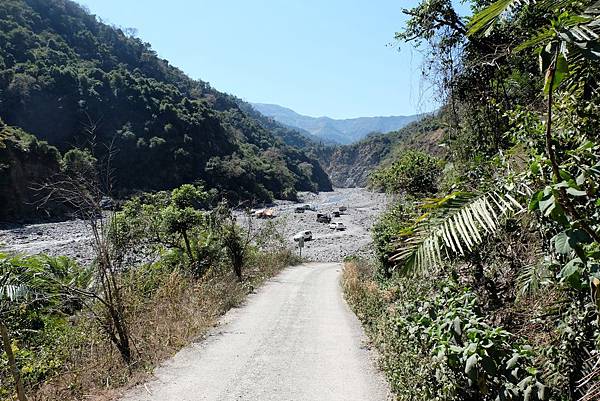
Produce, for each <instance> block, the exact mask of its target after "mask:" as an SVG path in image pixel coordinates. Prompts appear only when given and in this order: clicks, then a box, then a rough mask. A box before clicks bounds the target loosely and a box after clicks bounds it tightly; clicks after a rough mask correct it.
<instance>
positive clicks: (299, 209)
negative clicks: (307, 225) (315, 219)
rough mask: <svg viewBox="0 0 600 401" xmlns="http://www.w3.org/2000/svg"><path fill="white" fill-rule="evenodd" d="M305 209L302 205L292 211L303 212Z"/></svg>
mask: <svg viewBox="0 0 600 401" xmlns="http://www.w3.org/2000/svg"><path fill="white" fill-rule="evenodd" d="M305 211H306V209H305V208H304V206H298V207H297V208H295V209H294V213H304V212H305Z"/></svg>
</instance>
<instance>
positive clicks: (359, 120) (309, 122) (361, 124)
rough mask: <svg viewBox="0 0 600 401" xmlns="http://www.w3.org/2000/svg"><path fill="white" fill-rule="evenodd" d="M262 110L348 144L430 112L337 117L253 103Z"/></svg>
mask: <svg viewBox="0 0 600 401" xmlns="http://www.w3.org/2000/svg"><path fill="white" fill-rule="evenodd" d="M250 104H251V105H252V107H254V108H255V109H256V110H257V111H258V112H260V113H261V114H263V115H265V116H267V117H271V118H273V119H275V120H276V121H278V122H279V123H281V124H284V125H287V126H290V127H294V128H298V129H302V130H305V131H307V132H308V133H310V134H311V135H313V136H315V137H317V138H320V139H321V140H325V141H330V142H335V143H337V144H341V145H348V144H351V143H354V142H357V141H359V140H361V139H363V138H365V137H366V136H367V135H369V134H371V133H375V132H377V133H387V132H392V131H396V130H398V129H400V128H403V127H405V126H406V125H408V124H410V123H411V122H414V121H417V120H420V119H421V118H423V117H424V116H425V115H427V114H414V115H408V116H375V117H354V118H346V119H335V118H331V117H327V116H321V117H311V116H306V115H303V114H300V113H298V112H296V111H294V110H292V109H290V108H287V107H284V106H280V105H277V104H271V103H258V102H255V103H250Z"/></svg>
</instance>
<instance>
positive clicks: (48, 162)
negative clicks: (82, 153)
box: [0, 121, 60, 221]
mask: <svg viewBox="0 0 600 401" xmlns="http://www.w3.org/2000/svg"><path fill="white" fill-rule="evenodd" d="M59 170H60V154H59V153H58V150H57V149H56V148H55V147H53V146H49V145H48V144H47V143H46V142H43V141H38V140H37V139H36V138H35V137H34V136H33V135H29V134H27V133H25V132H23V131H21V130H18V129H14V128H9V127H6V126H3V124H2V122H1V121H0V188H1V190H0V205H2V207H0V221H17V220H20V219H23V218H24V217H25V216H27V217H28V218H39V217H43V216H48V213H57V212H58V210H57V209H56V208H55V207H53V206H52V205H46V206H48V208H45V207H44V208H42V207H40V204H39V201H40V198H41V194H40V193H39V192H38V191H36V189H35V187H36V186H38V185H40V184H42V183H44V182H46V181H47V180H48V179H49V178H50V177H51V176H53V175H54V174H56V173H57V172H58V171H59Z"/></svg>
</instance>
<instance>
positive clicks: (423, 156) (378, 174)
mask: <svg viewBox="0 0 600 401" xmlns="http://www.w3.org/2000/svg"><path fill="white" fill-rule="evenodd" d="M442 169H443V162H442V161H441V160H440V159H438V158H436V157H434V156H431V155H430V154H428V153H425V152H421V151H417V150H406V151H404V152H402V153H401V154H400V156H399V158H398V160H396V161H394V162H393V163H392V164H391V165H390V166H387V167H380V168H379V169H377V170H375V171H373V172H372V173H371V175H370V176H369V178H370V185H371V186H372V187H373V188H375V189H379V190H383V191H385V192H388V193H407V194H409V195H415V196H426V195H431V194H434V193H436V192H437V189H438V181H439V178H440V175H441V173H442Z"/></svg>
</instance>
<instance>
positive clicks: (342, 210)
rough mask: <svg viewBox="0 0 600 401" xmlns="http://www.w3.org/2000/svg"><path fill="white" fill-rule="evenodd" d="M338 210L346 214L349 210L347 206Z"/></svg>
mask: <svg viewBox="0 0 600 401" xmlns="http://www.w3.org/2000/svg"><path fill="white" fill-rule="evenodd" d="M338 209H339V211H340V212H345V211H346V210H348V208H347V207H346V206H340V207H339V208H338Z"/></svg>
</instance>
